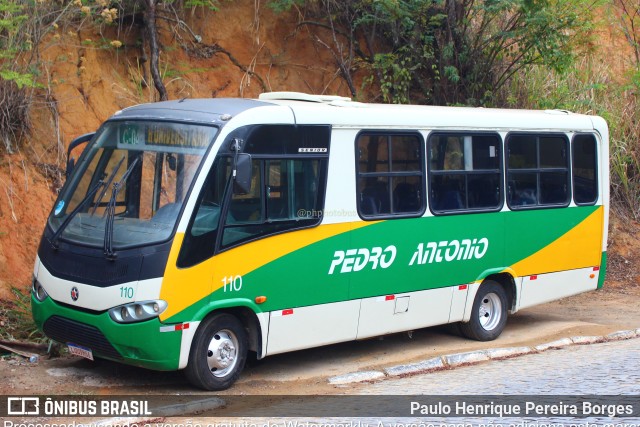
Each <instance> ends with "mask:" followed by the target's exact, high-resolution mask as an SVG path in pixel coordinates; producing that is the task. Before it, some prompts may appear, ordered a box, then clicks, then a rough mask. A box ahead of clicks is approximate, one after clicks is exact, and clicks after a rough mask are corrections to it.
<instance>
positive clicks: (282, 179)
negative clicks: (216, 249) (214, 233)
mask: <svg viewBox="0 0 640 427" xmlns="http://www.w3.org/2000/svg"><path fill="white" fill-rule="evenodd" d="M326 164H327V162H326V160H324V159H311V158H299V159H277V160H274V159H254V160H253V178H252V180H251V190H250V191H249V192H248V193H247V194H233V195H232V196H231V202H230V203H229V209H228V211H227V216H226V220H225V228H224V234H223V236H222V247H223V248H225V247H229V246H232V245H235V244H238V243H241V242H245V241H248V240H253V239H255V238H258V237H261V236H265V235H269V234H274V233H278V232H282V231H286V230H291V229H298V228H302V227H306V226H311V225H315V224H317V223H319V222H320V219H321V217H322V206H323V205H322V203H323V197H322V196H323V191H322V189H323V183H324V181H325V179H324V175H325V173H326Z"/></svg>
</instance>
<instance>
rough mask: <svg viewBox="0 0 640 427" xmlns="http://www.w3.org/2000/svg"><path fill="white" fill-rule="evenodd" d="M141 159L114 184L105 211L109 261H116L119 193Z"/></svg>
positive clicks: (105, 233) (105, 245)
mask: <svg viewBox="0 0 640 427" xmlns="http://www.w3.org/2000/svg"><path fill="white" fill-rule="evenodd" d="M139 159H140V158H139V157H136V158H135V160H134V161H133V162H131V165H129V167H128V168H127V170H126V171H125V173H124V174H123V175H122V178H120V181H118V182H114V183H113V190H112V191H111V198H110V199H109V203H108V204H107V209H106V211H105V215H106V216H107V223H106V224H105V226H104V254H105V255H106V256H107V258H108V259H115V258H116V253H115V251H114V250H113V221H114V218H115V216H116V198H117V197H118V193H119V192H120V190H121V189H122V184H124V183H125V182H127V178H129V175H131V171H133V168H134V166H135V165H137V164H138V160H139Z"/></svg>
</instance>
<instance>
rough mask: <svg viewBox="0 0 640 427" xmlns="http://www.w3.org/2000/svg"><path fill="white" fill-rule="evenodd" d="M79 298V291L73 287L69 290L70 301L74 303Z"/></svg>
mask: <svg viewBox="0 0 640 427" xmlns="http://www.w3.org/2000/svg"><path fill="white" fill-rule="evenodd" d="M79 296H80V291H78V288H76V287H75V286H74V287H73V288H71V299H72V300H74V301H78V297H79Z"/></svg>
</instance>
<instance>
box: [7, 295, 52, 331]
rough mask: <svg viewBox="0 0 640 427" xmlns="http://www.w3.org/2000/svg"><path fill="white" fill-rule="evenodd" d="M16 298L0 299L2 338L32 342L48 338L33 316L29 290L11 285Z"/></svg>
mask: <svg viewBox="0 0 640 427" xmlns="http://www.w3.org/2000/svg"><path fill="white" fill-rule="evenodd" d="M11 293H12V294H13V296H14V299H13V300H12V301H11V300H10V301H0V339H2V340H17V341H31V342H45V341H47V340H48V338H46V337H45V336H44V334H43V333H42V332H40V331H39V330H38V328H36V324H35V323H34V322H33V318H32V317H31V296H30V294H29V293H28V292H27V293H25V292H23V291H22V290H20V289H18V288H16V287H11Z"/></svg>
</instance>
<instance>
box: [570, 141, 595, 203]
mask: <svg viewBox="0 0 640 427" xmlns="http://www.w3.org/2000/svg"><path fill="white" fill-rule="evenodd" d="M572 164H573V170H572V171H573V200H574V201H575V202H576V204H578V205H588V204H594V203H595V202H596V200H597V199H598V175H597V142H596V138H595V137H594V136H593V135H576V136H575V137H574V138H573V163H572Z"/></svg>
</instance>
